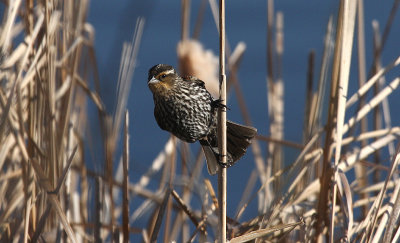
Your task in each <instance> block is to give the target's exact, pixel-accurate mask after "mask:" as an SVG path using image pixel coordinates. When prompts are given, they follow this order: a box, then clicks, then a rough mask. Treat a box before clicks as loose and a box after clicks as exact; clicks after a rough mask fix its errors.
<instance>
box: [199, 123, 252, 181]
mask: <svg viewBox="0 0 400 243" xmlns="http://www.w3.org/2000/svg"><path fill="white" fill-rule="evenodd" d="M226 127H227V150H228V151H227V166H231V165H233V164H234V163H235V162H236V161H238V160H239V159H240V158H241V157H242V156H243V155H244V154H245V153H246V149H247V147H248V146H249V145H250V144H251V140H252V139H253V138H254V136H255V135H256V134H257V129H256V128H254V127H250V126H244V125H240V124H237V123H234V122H231V121H227V122H226ZM200 144H201V146H202V148H203V151H204V155H205V157H206V160H207V168H208V172H209V173H210V174H211V175H214V174H215V173H217V171H218V168H219V165H218V163H219V162H218V161H219V159H220V158H219V150H218V142H217V132H216V129H215V131H213V132H210V134H209V135H208V136H207V139H203V140H200Z"/></svg>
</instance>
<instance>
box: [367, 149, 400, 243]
mask: <svg viewBox="0 0 400 243" xmlns="http://www.w3.org/2000/svg"><path fill="white" fill-rule="evenodd" d="M399 162H400V143H399V144H398V145H397V149H396V155H395V156H394V157H393V159H392V165H391V168H390V173H389V174H388V176H387V177H386V180H385V184H384V185H383V187H382V189H381V191H380V192H379V197H378V198H377V202H378V203H377V206H376V208H373V209H375V214H374V216H373V219H372V221H370V222H369V225H368V227H367V231H366V235H367V241H366V242H368V243H369V242H370V241H371V237H372V235H373V231H374V228H375V224H376V221H377V218H378V212H379V210H380V208H381V206H382V202H383V197H384V195H385V192H386V190H387V185H388V183H389V181H390V178H391V177H392V175H393V173H394V172H395V170H396V168H397V165H398V163H399Z"/></svg>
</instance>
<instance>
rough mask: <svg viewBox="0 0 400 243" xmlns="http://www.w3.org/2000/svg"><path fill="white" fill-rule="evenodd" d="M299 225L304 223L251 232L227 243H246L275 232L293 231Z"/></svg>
mask: <svg viewBox="0 0 400 243" xmlns="http://www.w3.org/2000/svg"><path fill="white" fill-rule="evenodd" d="M301 224H304V222H303V221H300V222H297V223H292V224H285V225H277V226H273V227H270V228H268V229H260V230H256V231H252V232H250V233H247V234H245V235H241V236H238V237H235V238H233V239H231V240H230V241H229V242H230V243H241V242H247V241H251V240H255V239H257V238H261V237H264V236H266V235H268V234H271V233H274V232H276V231H281V230H293V229H294V228H296V227H297V226H299V225H301Z"/></svg>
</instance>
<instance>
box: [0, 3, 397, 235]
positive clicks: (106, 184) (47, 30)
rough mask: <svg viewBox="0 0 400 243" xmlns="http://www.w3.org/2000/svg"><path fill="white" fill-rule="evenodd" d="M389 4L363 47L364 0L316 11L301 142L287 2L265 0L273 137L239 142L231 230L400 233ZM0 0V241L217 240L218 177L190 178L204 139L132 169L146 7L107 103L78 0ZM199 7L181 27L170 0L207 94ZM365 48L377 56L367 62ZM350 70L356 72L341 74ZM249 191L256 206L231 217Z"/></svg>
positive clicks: (190, 66)
mask: <svg viewBox="0 0 400 243" xmlns="http://www.w3.org/2000/svg"><path fill="white" fill-rule="evenodd" d="M399 2H400V1H397V0H394V1H393V8H392V10H391V13H390V16H388V20H387V22H386V23H384V26H385V27H384V31H383V34H380V31H379V25H378V23H376V22H374V23H373V25H374V30H375V33H374V36H373V37H371V38H373V43H374V47H373V50H371V49H368V48H366V46H365V40H366V38H370V37H368V36H365V32H364V28H365V27H364V26H365V25H366V24H369V23H365V22H364V19H363V18H364V17H363V16H364V10H363V0H357V1H350V0H342V1H340V2H338V4H339V8H338V9H339V10H338V13H337V15H336V16H332V17H331V18H330V19H329V22H328V23H327V28H326V35H325V40H324V50H323V53H322V57H321V58H320V59H321V61H320V62H318V61H317V60H318V58H317V57H318V52H317V51H311V52H310V54H309V57H308V60H309V63H308V70H305V73H307V76H306V77H304V80H305V81H306V82H307V90H306V91H305V94H306V95H305V99H306V101H305V107H304V126H303V131H299V134H300V135H302V136H303V142H302V144H298V143H295V142H292V141H286V140H285V139H284V138H285V136H284V126H283V124H284V119H285V117H284V107H285V106H284V101H285V95H284V86H285V80H284V79H283V76H284V75H283V74H282V72H283V71H282V70H283V67H282V65H283V64H282V56H283V51H284V35H283V33H284V31H285V30H284V18H285V15H284V13H282V12H277V13H276V12H275V9H274V2H273V0H267V3H268V4H267V5H268V10H267V14H268V21H267V23H266V26H267V43H266V44H267V48H266V50H267V53H266V55H265V56H266V59H267V67H266V70H267V78H266V80H265V82H266V87H267V90H268V91H267V94H266V95H267V99H268V111H265V112H267V113H268V119H269V122H268V124H269V134H268V135H263V134H259V135H258V136H257V138H256V139H255V140H254V141H253V144H252V146H251V148H249V150H248V153H252V154H253V158H254V165H253V168H252V173H251V174H250V176H249V177H248V178H241V180H243V182H244V183H246V189H245V190H244V191H243V192H242V197H241V198H240V202H239V204H238V205H231V204H229V202H228V206H229V207H236V213H235V215H228V216H227V218H226V232H227V235H226V239H227V240H228V241H230V242H247V241H252V242H398V241H399V237H400V227H399V224H400V222H399V220H400V214H399V212H400V199H399V198H400V195H399V191H400V181H399V180H400V179H399V177H398V168H399V165H398V163H399V160H400V156H399V152H400V145H399V136H400V127H399V126H398V125H397V124H392V122H391V116H396V115H397V113H396V112H393V107H391V106H390V99H388V98H389V96H393V97H395V98H396V99H397V98H398V96H399V93H398V90H397V88H398V86H399V84H400V79H399V77H396V78H394V79H393V80H387V79H388V78H387V77H389V76H393V73H396V72H397V73H398V70H399V67H398V65H399V64H400V56H398V57H396V58H395V59H394V60H392V62H390V63H383V62H382V55H383V50H384V48H385V43H386V40H387V39H388V38H390V30H391V28H392V25H393V20H394V16H395V14H396V13H397V9H398V4H399ZM1 4H3V5H4V9H5V10H4V13H3V16H4V18H3V20H2V23H1V26H0V48H1V55H0V242H130V241H132V242H136V241H139V240H140V241H143V242H212V241H215V240H217V239H219V238H218V237H219V236H218V231H219V229H220V228H221V225H220V223H219V222H220V221H221V220H219V216H218V215H219V213H218V212H219V209H220V207H221V205H220V202H219V201H218V196H217V195H218V193H217V191H218V190H217V187H216V185H213V184H212V183H211V182H210V180H208V179H207V176H205V175H202V172H203V171H204V170H203V166H204V158H203V155H202V153H201V152H200V151H193V148H192V147H191V146H189V145H188V144H186V143H183V142H181V141H179V140H178V139H176V138H175V137H173V136H171V137H170V139H169V140H168V141H167V142H166V143H165V146H164V148H163V149H162V150H161V151H159V153H158V154H154V158H155V159H154V160H153V161H152V162H151V163H148V164H150V166H149V168H148V170H147V172H145V173H143V174H142V175H141V176H140V178H131V177H130V176H129V175H130V173H129V171H132V170H134V169H135V166H132V162H131V158H130V157H131V154H130V146H129V144H130V140H129V138H130V136H131V135H130V134H129V125H130V122H129V114H132V113H135V111H134V110H133V111H132V110H131V111H129V112H128V110H127V101H128V96H129V90H130V85H131V81H132V77H133V72H134V68H135V63H136V57H137V53H138V51H139V50H140V40H141V33H142V31H143V29H144V19H138V21H137V25H136V28H135V31H134V33H133V38H132V41H131V42H127V43H125V44H124V46H123V51H122V54H121V61H120V63H121V65H120V72H119V77H118V87H117V95H116V97H117V98H116V102H115V103H116V107H115V110H113V111H108V110H107V109H106V108H105V106H104V105H103V102H102V98H101V96H100V95H99V93H100V91H99V90H100V85H101V84H100V82H99V76H98V70H97V66H96V55H95V53H96V50H95V49H94V46H93V42H94V39H95V34H94V29H93V26H92V25H91V24H90V23H88V22H87V19H86V16H87V13H88V7H89V3H88V1H86V0H81V1H60V0H55V1H32V0H26V1H21V0H16V1H8V2H7V1H6V2H4V1H3V2H2V3H1ZM206 4H207V3H206V1H203V3H202V5H201V8H200V9H199V11H198V16H197V19H196V24H195V31H194V34H193V36H190V30H189V26H190V24H189V23H190V17H191V16H190V13H191V11H190V7H191V6H190V1H189V0H183V1H182V28H181V32H182V35H181V36H182V38H181V41H180V42H179V43H177V56H178V61H179V68H180V72H181V73H183V74H191V75H193V76H198V77H200V78H201V79H203V80H204V81H205V82H206V85H207V87H208V88H209V89H210V90H212V92H213V95H214V96H216V97H217V96H218V92H219V83H218V80H219V78H218V61H217V60H218V57H216V56H215V55H214V54H212V53H211V52H210V51H208V50H206V48H205V47H203V46H202V44H201V43H200V42H199V41H198V40H197V39H196V37H197V36H198V32H199V30H200V28H201V22H202V18H203V15H204V8H205V6H206ZM227 4H229V2H227ZM209 5H210V7H211V9H212V11H213V16H214V19H215V22H216V26H217V28H218V4H217V3H216V2H215V1H213V0H211V1H209ZM228 38H229V36H226V41H225V44H226V54H225V55H226V60H227V61H226V63H227V66H226V71H227V73H228V75H227V77H226V79H227V92H230V93H234V94H235V96H234V97H235V98H236V99H237V100H238V104H239V109H240V111H241V114H242V116H243V121H244V122H245V123H246V124H247V125H251V124H252V120H251V117H250V115H249V112H248V110H247V106H246V101H245V99H244V95H243V94H242V90H241V87H240V85H241V84H240V80H239V78H238V75H237V72H238V71H239V70H240V63H241V59H242V56H243V54H244V53H245V51H246V45H245V43H239V44H238V45H237V46H235V47H234V48H232V49H231V47H230V46H229V41H228ZM355 42H357V45H355V44H354V43H355ZM368 52H370V53H373V58H374V59H373V60H366V56H367V55H366V53H368ZM286 55H290V53H286ZM352 55H357V58H353V59H352V58H351V56H352ZM305 58H306V57H305ZM352 60H356V62H354V63H351V61H352ZM366 63H372V66H371V67H369V68H368V67H367V64H366ZM199 67H201V68H199ZM353 69H356V70H357V71H358V77H353V76H352V75H350V73H351V70H353ZM388 74H391V75H388ZM355 79H358V80H355ZM350 82H352V83H357V85H358V86H359V88H358V89H357V90H356V91H355V92H349V91H348V90H349V89H348V87H349V84H350ZM88 107H91V108H92V109H95V111H97V114H98V116H97V117H96V118H95V119H93V118H91V119H89V117H88V114H89V110H88ZM260 112H262V111H260ZM91 114H93V113H91ZM94 122H97V123H98V124H99V127H100V134H101V144H102V150H101V151H100V152H99V151H96V153H101V154H102V155H103V156H100V157H101V160H102V161H96V163H97V164H100V165H101V166H102V167H103V168H101V169H100V170H96V169H93V168H92V167H91V166H90V165H92V164H93V163H94V162H93V161H90V160H91V159H90V156H87V153H90V148H89V147H90V144H89V142H88V140H87V139H86V134H87V128H88V127H89V126H91V125H93V124H91V123H94ZM133 130H134V129H133ZM263 147H265V148H267V149H266V150H267V153H266V154H264V152H263V149H262V148H263ZM288 148H296V149H297V150H298V155H297V157H296V159H295V160H294V161H288V160H287V159H286V158H285V157H284V153H285V151H286V150H287V149H288ZM118 150H121V151H122V154H121V156H119V155H118V154H117V152H116V151H118ZM192 154H196V156H195V157H193V156H191V155H192ZM178 167H179V168H180V169H179V170H178V169H177V168H178ZM160 175H161V178H159V177H160ZM228 175H229V173H228ZM133 181H135V182H133ZM154 181H158V182H160V183H159V185H158V187H157V188H154V187H151V186H149V185H150V184H151V182H154ZM228 186H229V185H228ZM133 202H136V203H133ZM254 202H256V205H257V207H258V208H257V215H253V216H252V217H251V219H246V220H243V219H242V217H243V215H244V214H245V213H246V212H247V211H248V207H249V205H250V204H251V203H253V204H254ZM133 225H135V227H134V226H133ZM137 225H140V226H137ZM223 238H224V237H222V239H223Z"/></svg>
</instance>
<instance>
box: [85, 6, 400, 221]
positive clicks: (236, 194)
mask: <svg viewBox="0 0 400 243" xmlns="http://www.w3.org/2000/svg"><path fill="white" fill-rule="evenodd" d="M199 2H200V1H193V2H192V11H191V20H192V21H191V30H192V29H193V26H194V20H195V17H196V16H197V9H198V8H199V5H200V4H199ZM180 3H181V1H145V0H140V1H128V0H120V1H107V0H96V1H91V5H90V14H89V21H90V22H91V23H92V24H93V25H94V27H95V29H96V53H97V60H98V64H99V67H100V77H101V82H102V97H103V99H104V101H105V103H106V105H107V108H108V110H109V111H110V112H111V111H112V108H113V106H114V100H115V90H116V84H117V77H118V67H119V60H120V54H121V50H122V43H123V41H130V40H131V37H132V34H133V30H134V26H135V22H136V18H137V17H138V16H144V17H145V19H146V23H145V30H144V34H143V39H142V45H141V48H140V52H139V56H138V60H137V67H136V69H135V74H134V77H133V81H132V88H131V94H130V99H129V105H128V108H129V112H130V116H131V118H130V121H131V124H130V126H131V129H130V132H131V140H130V142H131V156H132V157H131V165H130V168H131V180H132V181H134V182H136V181H137V180H138V179H139V178H140V176H141V174H142V173H144V172H145V171H146V170H147V169H148V167H149V166H150V164H151V163H152V161H153V159H154V158H155V157H156V156H157V154H158V152H159V151H160V150H161V149H162V148H163V146H164V144H165V142H166V141H167V139H168V138H169V134H168V133H166V132H165V131H162V130H161V129H160V128H159V127H158V126H157V124H156V122H155V120H154V117H153V100H152V96H151V92H150V91H149V90H148V87H147V83H146V81H147V71H148V69H149V68H150V67H151V66H153V65H154V64H157V63H168V64H171V65H174V66H176V64H177V57H176V45H177V43H178V41H179V40H180V35H181V33H180V18H181V13H180V11H181V7H180ZM338 3H339V1H317V0H311V1H310V0H307V1H305V0H298V1H287V0H286V1H276V3H275V10H276V11H282V12H283V14H284V43H285V48H284V55H283V79H284V83H285V139H287V140H291V141H295V142H299V143H301V141H302V126H303V112H304V100H305V84H306V81H305V80H306V72H307V57H308V53H309V52H310V50H311V49H314V50H315V52H316V61H315V63H316V69H317V70H318V69H319V67H320V62H321V56H322V51H323V38H324V34H325V30H326V25H327V22H328V19H329V16H330V15H334V16H335V15H336V12H337V5H338ZM391 4H392V1H365V19H366V21H365V28H366V40H367V42H366V47H367V60H368V61H367V66H368V67H369V66H370V65H371V60H372V51H371V50H372V48H371V47H372V28H371V21H372V19H377V20H378V21H379V23H380V25H381V32H382V30H383V26H384V24H385V22H386V20H387V18H388V14H389V12H390V8H391ZM266 11H267V9H266V1H227V9H226V17H227V20H226V21H227V22H226V28H227V38H228V40H229V43H230V46H231V47H234V46H236V45H237V43H238V42H240V41H243V42H245V43H246V45H247V49H246V52H245V55H244V58H243V60H242V63H241V67H240V70H239V81H240V83H241V86H242V88H243V92H244V95H245V99H246V102H247V105H248V108H249V112H250V114H251V118H252V120H253V124H254V126H255V127H257V128H258V131H259V133H260V134H263V135H268V124H269V122H268V117H267V114H268V113H267V112H268V111H267V98H266V93H267V90H266V79H265V77H266V20H267V16H266ZM398 29H399V17H398V16H397V17H396V19H395V26H394V27H393V29H392V32H391V35H390V36H389V40H388V42H387V46H386V48H385V50H384V52H383V55H382V63H383V65H386V64H388V63H389V62H391V61H392V60H394V58H395V57H397V56H398V55H399V53H400V48H399V45H398V43H400V33H399V32H398ZM200 41H201V42H202V43H203V45H204V46H205V48H207V49H212V50H213V51H214V53H218V48H219V47H218V35H217V30H216V27H215V23H214V21H213V18H212V15H211V11H210V8H209V7H208V6H207V10H206V13H205V16H204V22H203V28H202V30H201V35H200ZM355 55H356V54H353V56H354V57H355ZM354 60H356V59H354ZM352 65H353V66H352V69H353V72H352V73H351V80H352V81H351V84H350V88H349V93H350V94H351V93H352V92H354V90H355V89H356V87H357V82H358V81H357V72H356V70H357V69H356V68H355V65H356V62H354V63H353V64H352ZM398 73H399V72H398V71H397V73H395V72H391V73H390V75H389V76H388V80H389V81H390V80H392V79H393V77H394V76H395V75H398ZM316 74H317V75H318V72H317V73H316ZM397 96H398V94H397ZM229 97H230V100H228V106H229V107H230V110H229V113H228V118H229V119H230V120H233V121H237V122H242V118H241V116H240V111H239V107H238V105H237V102H236V100H235V96H234V95H230V96H229ZM390 101H391V102H394V103H393V106H392V109H394V107H398V105H399V99H398V98H397V99H394V98H391V99H390ZM393 116H394V117H393V124H396V123H397V124H398V122H399V116H398V115H397V114H396V113H393ZM261 145H262V146H263V149H264V148H265V144H264V143H261ZM197 148H198V147H197V146H195V147H194V149H195V150H194V153H195V152H196V151H197ZM264 152H265V150H264ZM250 154H251V153H249V154H248V155H247V156H246V157H244V158H243V159H242V160H241V161H240V163H238V164H237V165H235V166H234V167H232V168H230V169H229V170H228V174H229V180H228V183H229V189H228V202H229V204H231V205H228V215H229V216H233V214H234V212H235V209H236V207H237V204H238V202H239V200H240V197H241V194H242V192H243V189H244V187H245V183H246V182H247V178H248V176H249V175H250V173H251V171H252V169H253V168H254V162H253V158H252V156H251V155H250ZM296 155H297V151H296V150H287V151H286V153H285V160H286V164H289V163H291V162H292V161H293V159H294V158H295V156H296ZM204 175H205V176H206V177H208V178H210V179H211V180H212V181H213V183H215V185H216V177H209V176H208V174H207V172H206V169H204ZM156 183H158V182H157V181H156ZM215 188H216V187H215ZM255 214H256V205H255V204H254V207H253V209H249V210H248V214H247V216H248V217H253V216H255Z"/></svg>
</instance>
